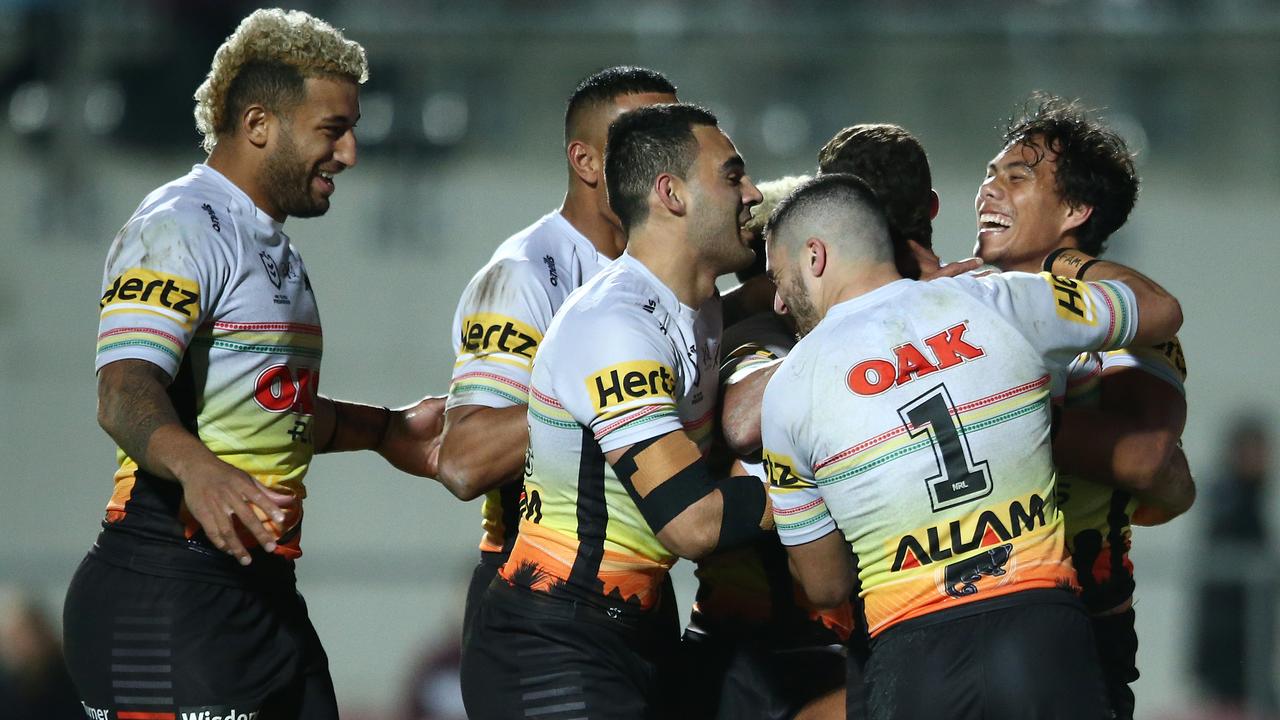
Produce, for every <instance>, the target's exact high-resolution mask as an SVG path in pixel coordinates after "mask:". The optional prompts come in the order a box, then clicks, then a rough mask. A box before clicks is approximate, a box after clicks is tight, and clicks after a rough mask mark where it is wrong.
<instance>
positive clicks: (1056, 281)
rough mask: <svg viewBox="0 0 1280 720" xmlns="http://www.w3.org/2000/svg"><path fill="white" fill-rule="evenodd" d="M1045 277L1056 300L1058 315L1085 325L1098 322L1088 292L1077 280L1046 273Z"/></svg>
mask: <svg viewBox="0 0 1280 720" xmlns="http://www.w3.org/2000/svg"><path fill="white" fill-rule="evenodd" d="M1045 279H1046V281H1047V282H1048V283H1049V286H1050V287H1052V288H1053V299H1054V300H1055V301H1056V305H1057V307H1056V309H1057V311H1058V316H1059V317H1061V318H1063V319H1064V320H1070V321H1072V322H1078V323H1083V324H1085V325H1097V324H1098V316H1097V315H1096V314H1095V313H1094V312H1093V303H1092V302H1091V301H1090V300H1089V294H1088V293H1087V292H1085V289H1084V288H1083V287H1081V286H1080V283H1079V282H1077V281H1075V280H1072V279H1070V278H1064V277H1059V276H1057V275H1048V274H1046V277H1045Z"/></svg>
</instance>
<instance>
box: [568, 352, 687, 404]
mask: <svg viewBox="0 0 1280 720" xmlns="http://www.w3.org/2000/svg"><path fill="white" fill-rule="evenodd" d="M586 382H587V392H588V393H589V394H590V395H591V400H592V402H593V403H594V404H595V408H596V412H602V411H603V410H604V409H605V408H607V407H612V406H614V405H618V404H620V403H623V402H625V401H627V400H639V399H641V398H646V397H665V398H674V397H675V392H676V379H675V376H674V375H673V374H672V373H671V368H668V367H667V366H666V365H663V364H661V363H658V362H656V361H653V360H640V361H636V362H626V363H619V364H617V365H613V366H610V367H607V368H605V369H604V370H601V371H600V372H598V373H596V374H594V375H592V376H591V377H589V378H587V381H586Z"/></svg>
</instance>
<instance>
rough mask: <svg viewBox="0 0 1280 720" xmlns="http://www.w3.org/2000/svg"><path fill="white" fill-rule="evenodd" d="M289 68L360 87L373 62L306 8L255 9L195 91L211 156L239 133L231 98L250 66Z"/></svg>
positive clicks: (197, 113) (199, 123) (199, 127)
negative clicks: (220, 139) (348, 80)
mask: <svg viewBox="0 0 1280 720" xmlns="http://www.w3.org/2000/svg"><path fill="white" fill-rule="evenodd" d="M250 63H253V64H264V65H284V66H288V67H290V68H293V69H295V70H296V71H297V72H298V73H299V74H300V75H301V76H302V77H303V78H309V77H324V76H338V77H348V78H351V79H352V80H354V81H356V82H357V83H363V82H364V81H365V80H368V79H369V61H368V59H367V58H366V57H365V52H364V48H363V47H361V46H360V44H359V43H357V42H353V41H351V40H348V39H346V38H345V37H343V35H342V32H341V31H339V30H337V29H336V28H334V27H333V26H332V25H330V24H329V23H327V22H325V21H323V20H321V19H319V18H316V17H313V16H311V15H308V14H307V13H305V12H302V11H301V10H290V11H285V10H281V9H280V8H271V9H269V10H255V11H254V12H253V14H251V15H249V16H248V17H246V18H245V19H244V20H242V21H241V22H240V26H239V27H237V28H236V30H235V32H233V33H231V36H230V37H228V38H227V39H226V42H224V43H222V47H220V48H218V51H217V52H216V53H214V56H213V66H212V67H210V68H209V75H208V76H207V77H206V78H205V79H204V82H203V83H201V84H200V87H199V88H197V89H196V94H195V100H196V108H195V117H196V129H197V130H199V131H200V133H201V134H202V135H204V141H203V142H202V143H201V144H202V146H203V147H204V149H205V150H206V151H209V152H212V151H213V147H214V145H216V144H217V143H218V137H219V136H225V135H227V134H229V133H230V132H231V131H232V130H233V129H234V124H235V118H234V117H231V114H232V112H231V108H229V107H228V102H227V101H228V95H229V93H230V90H231V86H232V83H233V82H234V81H235V80H236V77H237V76H238V75H239V74H240V71H241V69H242V68H244V67H245V65H247V64H250Z"/></svg>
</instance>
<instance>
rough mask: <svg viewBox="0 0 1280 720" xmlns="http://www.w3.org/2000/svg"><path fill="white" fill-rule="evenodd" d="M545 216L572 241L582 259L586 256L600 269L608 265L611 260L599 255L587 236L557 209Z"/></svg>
mask: <svg viewBox="0 0 1280 720" xmlns="http://www.w3.org/2000/svg"><path fill="white" fill-rule="evenodd" d="M547 217H548V219H549V222H552V223H555V224H556V227H558V228H560V232H562V233H563V234H564V236H565V237H566V238H568V239H569V241H570V242H572V243H573V246H574V247H575V248H577V250H578V257H581V258H583V259H584V260H586V259H588V258H589V259H591V260H593V261H594V262H595V264H596V265H597V266H599V267H600V269H601V270H603V269H604V268H607V267H609V263H610V262H612V261H611V260H609V258H607V257H605V256H604V255H601V254H600V251H599V250H597V249H596V246H595V245H592V244H591V241H590V240H588V239H587V236H586V235H583V234H582V233H581V232H580V231H579V230H578V228H576V227H574V226H573V223H571V222H569V221H568V220H567V219H566V218H565V216H564V215H562V214H560V211H559V210H553V211H552V212H551V213H550V214H549V215H548V216H547ZM584 264H585V263H584Z"/></svg>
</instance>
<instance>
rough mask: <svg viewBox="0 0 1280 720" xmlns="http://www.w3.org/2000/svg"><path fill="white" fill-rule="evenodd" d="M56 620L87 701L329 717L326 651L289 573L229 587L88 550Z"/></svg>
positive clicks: (137, 709)
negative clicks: (118, 562)
mask: <svg viewBox="0 0 1280 720" xmlns="http://www.w3.org/2000/svg"><path fill="white" fill-rule="evenodd" d="M260 559H261V560H262V561H267V560H268V559H267V558H265V557H261V558H260ZM257 562H258V560H255V564H257ZM281 562H284V561H281ZM251 567H252V566H251ZM63 630H64V635H65V641H64V650H65V655H66V661H67V668H68V669H69V670H70V672H71V677H72V680H73V681H74V682H75V684H76V688H77V689H78V690H79V693H80V699H81V700H82V701H83V702H84V704H85V705H86V706H87V708H86V712H90V711H92V710H98V711H109V712H110V715H109V717H112V718H120V720H129V719H130V718H148V719H149V720H170V719H174V720H177V719H180V718H182V717H183V715H184V713H200V715H201V716H203V713H204V711H206V710H208V711H209V712H210V716H222V717H228V718H230V717H235V718H237V720H239V719H240V718H245V719H246V720H247V719H248V718H251V717H253V715H251V714H254V713H256V714H257V716H260V717H262V718H264V720H265V719H267V718H271V719H272V720H274V719H276V718H298V719H299V720H301V719H302V718H306V719H307V720H313V719H319V720H329V719H330V718H333V719H336V718H337V717H338V708H337V701H336V700H335V698H334V692H333V681H332V680H331V679H330V677H329V661H328V658H327V657H326V656H325V653H324V649H323V648H322V647H321V646H320V639H319V638H318V637H317V636H316V632H315V628H313V627H312V625H311V621H310V620H309V619H308V617H307V607H306V604H305V603H304V602H303V599H302V596H300V595H299V594H298V593H297V590H296V589H295V587H294V582H293V576H292V573H290V574H289V575H288V576H287V577H284V578H278V579H277V580H276V581H274V582H269V583H268V582H257V583H252V584H246V585H242V586H236V585H232V584H223V583H216V582H203V581H200V580H193V579H188V578H174V577H164V576H159V575H150V574H146V573H144V572H139V571H137V570H134V569H130V568H127V567H121V566H119V565H116V564H112V563H111V562H108V561H107V560H105V559H103V558H102V557H101V556H100V554H99V553H95V552H94V551H90V553H89V555H88V556H87V557H85V559H84V561H83V562H81V563H80V567H79V569H78V570H77V571H76V574H75V577H74V578H72V580H71V586H70V588H68V590H67V599H66V605H65V606H64V608H63ZM90 715H91V716H95V715H93V714H92V713H91V712H90ZM101 716H102V717H107V716H108V715H105V714H103V715H101Z"/></svg>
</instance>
